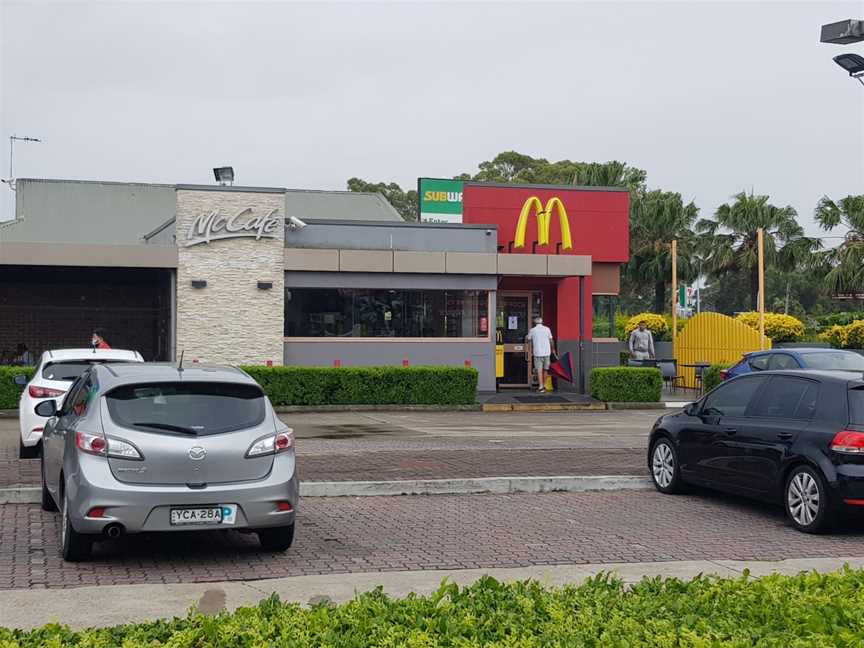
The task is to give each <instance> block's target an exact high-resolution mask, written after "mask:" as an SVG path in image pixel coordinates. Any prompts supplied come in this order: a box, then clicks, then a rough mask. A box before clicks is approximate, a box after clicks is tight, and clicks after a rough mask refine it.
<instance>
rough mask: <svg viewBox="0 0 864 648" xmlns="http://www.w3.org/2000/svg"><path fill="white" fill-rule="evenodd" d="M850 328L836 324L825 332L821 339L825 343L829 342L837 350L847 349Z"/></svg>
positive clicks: (821, 334) (820, 335) (820, 336)
mask: <svg viewBox="0 0 864 648" xmlns="http://www.w3.org/2000/svg"><path fill="white" fill-rule="evenodd" d="M848 329H849V326H841V325H840V324H835V325H834V326H832V327H831V328H829V329H828V330H827V331H823V332H822V333H820V334H819V339H820V340H822V341H823V342H827V343H828V344H830V345H831V346H832V347H834V348H835V349H845V348H846V345H847V343H848V341H849V331H848Z"/></svg>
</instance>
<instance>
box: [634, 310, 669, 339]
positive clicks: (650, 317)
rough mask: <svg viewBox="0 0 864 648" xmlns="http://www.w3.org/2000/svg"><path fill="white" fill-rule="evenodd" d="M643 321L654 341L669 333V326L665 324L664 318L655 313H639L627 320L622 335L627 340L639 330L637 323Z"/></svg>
mask: <svg viewBox="0 0 864 648" xmlns="http://www.w3.org/2000/svg"><path fill="white" fill-rule="evenodd" d="M643 320H644V321H645V326H646V327H647V328H648V330H649V331H651V333H652V334H653V335H654V339H655V340H658V339H662V338H663V337H664V336H665V335H666V334H667V333H668V332H669V325H668V324H667V323H666V318H665V317H663V316H662V315H658V314H657V313H639V314H638V315H634V316H633V317H631V318H630V319H628V320H627V325H626V326H625V327H624V333H625V334H626V336H627V337H628V338H629V337H630V334H631V333H632V332H633V331H634V330H635V329H637V328H639V322H641V321H643Z"/></svg>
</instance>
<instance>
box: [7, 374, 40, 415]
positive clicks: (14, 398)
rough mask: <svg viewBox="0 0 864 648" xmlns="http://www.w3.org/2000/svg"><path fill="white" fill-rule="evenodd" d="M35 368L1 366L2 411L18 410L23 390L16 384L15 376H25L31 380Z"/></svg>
mask: <svg viewBox="0 0 864 648" xmlns="http://www.w3.org/2000/svg"><path fill="white" fill-rule="evenodd" d="M35 370H36V368H35V367H9V366H5V365H4V366H0V409H18V399H19V398H21V388H20V387H19V386H18V385H16V384H15V382H14V379H15V376H18V375H20V374H24V375H25V376H27V379H28V380H29V379H30V378H31V377H32V376H33V372H34V371H35Z"/></svg>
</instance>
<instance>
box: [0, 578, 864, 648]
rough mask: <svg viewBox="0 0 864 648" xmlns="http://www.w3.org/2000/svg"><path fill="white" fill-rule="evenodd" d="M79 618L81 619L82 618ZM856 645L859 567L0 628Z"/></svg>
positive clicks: (123, 635) (354, 646) (378, 641)
mask: <svg viewBox="0 0 864 648" xmlns="http://www.w3.org/2000/svg"><path fill="white" fill-rule="evenodd" d="M82 614H84V618H86V614H85V613H83V612H82ZM861 645H864V572H862V571H858V570H851V569H845V570H843V571H840V572H837V573H834V574H828V575H823V574H817V573H804V574H799V575H798V576H767V577H764V578H759V579H753V578H750V577H749V575H748V574H747V573H746V572H745V574H744V576H742V577H740V578H737V579H719V578H714V577H698V578H695V579H693V580H691V581H681V580H678V579H674V578H670V579H660V578H652V579H644V580H642V581H641V582H640V583H638V584H636V585H634V586H632V587H630V588H628V587H626V586H625V585H624V584H623V583H622V582H621V581H620V580H617V579H615V578H613V577H611V576H608V575H600V576H597V577H595V578H592V579H590V580H588V581H587V582H585V583H584V584H582V585H579V586H568V587H561V588H546V587H543V586H541V585H539V584H538V583H536V582H518V583H511V584H502V583H499V582H497V581H496V580H494V579H492V578H488V577H486V578H483V579H481V580H479V581H478V582H476V583H475V584H474V585H472V586H470V587H466V588H459V587H457V586H456V585H452V584H443V585H442V586H441V587H440V588H439V589H438V591H437V592H435V593H434V594H432V595H430V596H414V595H409V596H407V597H405V598H402V599H392V598H389V597H388V596H386V595H385V594H384V593H383V592H382V591H381V590H380V589H379V590H375V591H372V592H368V593H366V594H361V595H358V596H357V597H356V598H355V599H354V600H352V601H350V602H348V603H346V604H344V605H339V606H335V607H329V606H327V605H325V604H321V605H317V606H315V607H312V608H301V607H299V606H297V605H295V604H288V603H283V602H281V601H280V600H279V599H278V598H276V597H275V596H274V597H271V598H269V599H266V600H264V601H262V602H261V603H260V604H258V605H257V606H255V607H247V608H241V609H238V610H237V611H235V612H233V613H230V614H229V613H222V614H220V615H218V616H215V617H205V616H202V615H199V614H196V613H194V611H193V612H191V613H190V614H189V616H188V617H186V618H183V619H179V618H178V619H173V620H170V621H156V622H151V623H142V624H135V625H125V626H118V627H114V628H105V629H96V630H83V631H78V632H76V631H71V630H69V629H68V628H65V627H62V626H58V625H56V624H52V625H47V626H45V627H43V628H40V629H38V630H34V631H31V632H22V631H10V630H3V629H0V646H2V647H3V648H30V647H35V646H52V647H54V648H62V647H65V646H80V647H84V646H87V647H93V648H95V647H101V646H105V647H108V646H124V647H127V646H128V647H132V646H148V647H149V648H158V647H161V646H165V647H167V646H171V647H174V648H192V647H195V648H204V647H212V648H222V647H225V648H241V647H250V648H251V647H255V648H265V647H269V646H284V647H286V648H289V647H290V648H293V647H297V648H299V647H303V648H306V647H308V646H328V647H332V648H343V647H344V648H348V647H351V648H365V647H366V646H393V647H395V646H409V647H424V648H438V647H445V646H446V647H453V648H457V647H459V648H467V647H472V646H495V647H500V648H503V647H505V646H506V647H515V646H520V647H521V646H525V647H536V648H539V647H543V646H550V647H551V646H561V647H564V646H566V647H571V646H572V647H581V646H585V647H589V646H590V647H592V648H637V647H642V646H645V647H647V646H652V647H661V648H672V647H687V648H745V647H746V648H750V647H751V646H756V647H758V648H800V647H804V646H818V647H820V648H826V647H829V646H838V647H839V646H844V647H852V646H861Z"/></svg>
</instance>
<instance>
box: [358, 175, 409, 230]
mask: <svg viewBox="0 0 864 648" xmlns="http://www.w3.org/2000/svg"><path fill="white" fill-rule="evenodd" d="M348 191H362V192H367V193H380V194H381V195H382V196H384V197H385V198H386V199H387V202H389V203H390V204H391V205H393V208H394V209H395V210H396V211H398V212H399V214H400V215H401V216H402V218H403V219H404V220H406V221H416V220H417V190H416V189H410V190H408V191H405V190H404V189H402V187H400V186H399V185H398V184H396V183H395V182H367V181H366V180H361V179H360V178H351V179H350V180H349V181H348Z"/></svg>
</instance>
